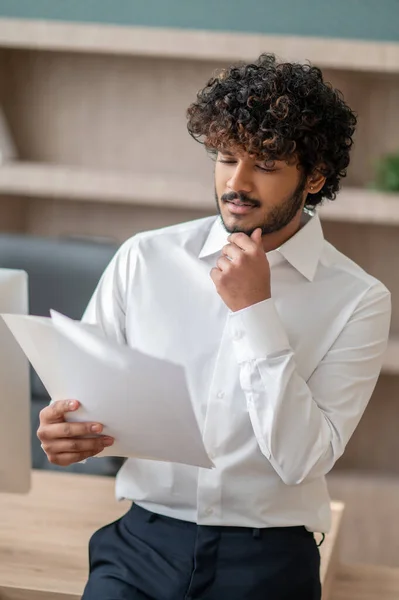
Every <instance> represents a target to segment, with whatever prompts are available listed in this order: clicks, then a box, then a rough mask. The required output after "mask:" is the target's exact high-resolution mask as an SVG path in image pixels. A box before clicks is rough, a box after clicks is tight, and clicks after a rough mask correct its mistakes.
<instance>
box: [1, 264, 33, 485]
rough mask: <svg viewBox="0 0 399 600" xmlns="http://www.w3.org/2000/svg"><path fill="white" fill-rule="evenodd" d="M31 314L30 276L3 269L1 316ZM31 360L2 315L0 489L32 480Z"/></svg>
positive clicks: (27, 483) (28, 483)
mask: <svg viewBox="0 0 399 600" xmlns="http://www.w3.org/2000/svg"><path fill="white" fill-rule="evenodd" d="M6 313H9V314H10V313H11V314H27V313H28V276H27V274H26V273H25V272H24V271H17V270H12V269H0V315H1V314H6ZM30 435H31V434H30V385H29V362H28V359H27V358H26V357H25V354H24V353H23V351H22V350H21V348H20V346H19V345H18V343H17V342H16V340H15V338H14V336H13V335H12V333H11V331H10V330H9V329H8V327H7V325H6V324H5V322H4V320H3V319H2V318H0V492H11V493H26V492H28V491H29V489H30V483H31V439H30Z"/></svg>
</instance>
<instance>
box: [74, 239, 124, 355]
mask: <svg viewBox="0 0 399 600" xmlns="http://www.w3.org/2000/svg"><path fill="white" fill-rule="evenodd" d="M133 244H134V238H132V239H131V240H128V242H125V244H123V245H122V246H121V248H120V249H119V250H118V251H117V253H116V254H115V256H114V258H113V259H112V260H111V262H110V263H109V265H108V266H107V268H106V269H105V271H104V273H103V275H102V277H101V279H100V281H99V283H98V285H97V288H96V289H95V291H94V294H93V296H92V298H91V300H90V302H89V304H88V306H87V308H86V311H85V313H84V315H83V317H82V321H83V322H84V323H87V324H90V325H96V326H97V327H99V328H100V329H101V331H102V333H103V334H104V335H105V336H106V337H108V338H112V339H114V340H115V341H117V342H119V343H121V344H125V343H126V328H125V317H126V295H127V287H128V281H129V277H128V274H129V272H130V271H131V269H132V268H133V262H134V256H133V255H134V252H132V245H133Z"/></svg>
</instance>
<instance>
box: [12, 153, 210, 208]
mask: <svg viewBox="0 0 399 600" xmlns="http://www.w3.org/2000/svg"><path fill="white" fill-rule="evenodd" d="M0 194H4V195H15V196H26V197H39V198H59V199H65V200H77V201H79V200H86V201H93V202H112V203H123V204H146V205H153V206H167V207H179V208H195V209H197V210H198V209H204V210H209V209H211V210H212V209H213V208H214V206H215V200H214V199H213V193H212V188H210V187H209V186H207V185H205V184H204V185H202V184H201V183H200V182H197V181H196V182H193V181H190V180H184V179H182V178H181V177H177V176H175V177H174V178H172V177H171V176H168V177H161V176H155V177H154V176H151V175H137V174H130V173H124V172H122V171H121V172H115V171H95V170H90V169H84V168H80V167H68V166H57V165H49V164H36V163H22V162H14V163H8V164H6V165H2V166H1V167H0Z"/></svg>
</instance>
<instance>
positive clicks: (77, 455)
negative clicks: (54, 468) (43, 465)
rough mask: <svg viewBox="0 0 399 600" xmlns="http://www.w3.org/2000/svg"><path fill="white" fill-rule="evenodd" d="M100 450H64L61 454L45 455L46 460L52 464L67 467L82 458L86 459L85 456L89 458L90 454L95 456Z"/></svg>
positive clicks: (80, 460)
mask: <svg viewBox="0 0 399 600" xmlns="http://www.w3.org/2000/svg"><path fill="white" fill-rule="evenodd" d="M100 452H101V450H99V451H98V452H95V453H94V454H93V452H65V453H63V454H54V455H52V454H50V455H48V456H47V458H48V461H49V462H51V463H52V464H53V465H58V466H60V467H68V466H69V465H73V464H74V463H78V462H82V460H86V459H87V458H91V457H92V456H96V454H99V453H100Z"/></svg>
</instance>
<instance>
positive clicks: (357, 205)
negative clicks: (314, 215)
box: [319, 188, 399, 225]
mask: <svg viewBox="0 0 399 600" xmlns="http://www.w3.org/2000/svg"><path fill="white" fill-rule="evenodd" d="M319 214H320V217H321V218H322V219H325V220H326V221H350V222H353V223H375V224H381V225H399V194H393V193H392V194H388V193H384V192H378V191H373V190H367V189H362V188H344V189H343V190H342V191H341V192H340V193H339V195H338V197H337V199H336V200H335V201H334V202H328V201H327V202H326V203H325V204H324V205H323V206H321V207H320V209H319Z"/></svg>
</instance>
